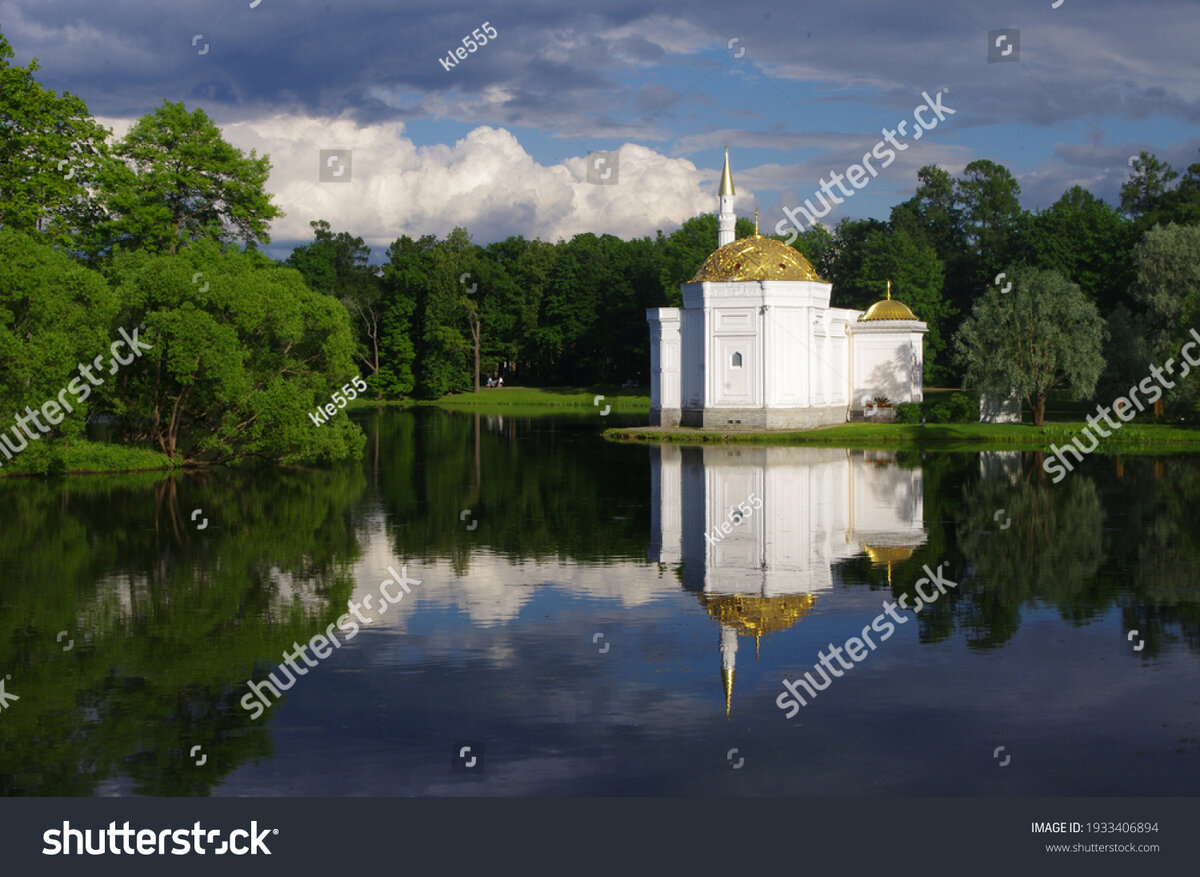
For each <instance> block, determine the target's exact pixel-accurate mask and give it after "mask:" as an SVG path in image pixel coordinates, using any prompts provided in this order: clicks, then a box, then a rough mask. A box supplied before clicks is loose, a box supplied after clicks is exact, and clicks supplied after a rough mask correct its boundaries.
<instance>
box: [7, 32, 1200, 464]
mask: <svg viewBox="0 0 1200 877" xmlns="http://www.w3.org/2000/svg"><path fill="white" fill-rule="evenodd" d="M12 56H13V52H12V49H11V47H10V46H9V44H8V43H7V42H6V41H5V40H4V38H3V36H2V35H0V127H2V128H3V129H4V132H5V136H4V138H3V140H2V141H0V410H4V411H7V410H13V411H16V412H18V413H19V412H20V411H22V410H23V409H24V410H30V407H31V406H38V405H42V404H43V402H44V400H53V399H54V398H55V397H56V394H59V393H60V391H61V390H62V388H63V387H65V386H67V383H68V381H70V380H71V378H72V376H73V375H74V373H75V369H76V367H77V364H78V363H85V362H90V361H91V360H92V359H93V357H95V355H96V353H97V352H99V351H103V350H104V349H106V348H107V346H108V344H109V342H110V340H111V339H113V338H115V337H118V332H119V331H122V330H130V331H131V330H132V329H133V328H134V327H140V331H141V335H142V338H143V339H144V341H145V343H146V344H147V345H149V351H148V352H147V353H146V354H144V355H142V356H141V357H140V359H139V361H138V362H137V363H136V364H135V365H133V366H130V367H129V368H127V369H123V370H122V371H121V372H120V374H117V375H115V376H114V377H113V378H112V379H111V380H109V381H107V382H106V383H105V384H104V385H103V386H100V387H97V389H96V392H95V393H94V394H92V395H91V397H90V398H89V399H88V400H87V402H86V403H83V404H81V405H80V406H79V407H80V408H81V409H82V410H81V411H79V412H78V413H72V415H71V416H69V417H67V418H66V419H65V420H64V422H63V423H62V424H61V426H59V427H58V428H57V432H56V433H55V435H54V436H50V437H47V440H46V441H41V442H39V441H30V442H29V445H30V447H29V449H28V450H26V451H25V454H26V455H27V456H28V458H29V459H31V460H36V459H37V458H39V457H42V458H45V457H46V456H47V455H49V456H51V457H52V456H53V454H54V451H53V448H54V446H55V443H56V441H58V440H59V438H62V439H68V440H69V439H71V438H73V437H78V436H80V435H82V434H83V432H84V428H85V425H86V423H87V422H88V421H89V419H90V420H92V421H95V420H97V419H102V420H104V421H105V422H107V423H110V424H112V426H113V436H114V437H115V438H116V439H117V440H118V441H120V442H122V443H124V444H128V445H130V446H141V447H148V448H153V449H154V450H155V451H157V452H160V453H162V454H165V455H166V456H167V457H168V458H170V459H171V460H173V461H177V462H179V463H182V464H199V463H204V464H213V463H234V462H243V461H253V460H262V461H273V462H283V463H301V462H327V461H332V460H337V459H345V458H350V457H354V456H355V455H357V454H358V453H359V452H360V451H361V449H362V444H363V440H364V439H363V436H362V433H361V430H359V429H358V428H357V427H355V426H354V425H353V424H351V423H350V422H349V421H348V420H347V419H346V418H336V419H334V420H333V421H331V422H330V423H329V424H328V425H327V426H322V427H321V428H320V429H315V428H313V426H312V423H311V422H310V418H309V416H308V412H309V411H311V410H313V409H314V408H316V407H317V406H319V405H321V404H325V403H328V402H329V399H330V394H331V393H332V392H334V391H336V390H338V388H339V387H343V386H345V385H348V384H349V385H351V386H354V385H355V383H354V379H355V378H360V379H361V380H362V381H365V383H366V384H367V386H368V390H367V391H366V394H367V395H369V396H371V397H374V398H379V399H406V398H414V399H426V400H428V399H438V398H441V397H443V396H445V395H446V394H450V393H457V392H463V391H470V390H476V389H478V387H479V385H480V382H481V381H485V380H486V379H487V378H488V377H492V376H496V377H503V378H504V380H505V384H506V386H512V385H514V384H519V385H525V386H574V387H593V386H604V385H614V384H622V383H626V382H631V381H638V382H639V383H640V385H641V386H643V387H644V386H645V383H646V380H647V377H648V374H647V372H648V368H649V355H648V346H649V335H648V330H647V325H646V319H645V311H646V309H647V308H653V307H661V306H674V305H678V304H680V290H679V284H680V283H682V282H686V281H687V280H688V279H690V277H691V276H692V275H693V273H694V272H695V271H696V269H697V268H698V267H699V265H700V263H701V262H702V261H703V260H704V258H705V257H706V256H707V255H708V254H709V253H710V252H711V251H712V250H713V249H715V248H716V242H717V223H716V218H715V216H713V215H711V214H705V215H701V216H696V217H692V218H690V219H688V220H686V221H684V222H683V223H682V225H681V226H680V227H679V228H677V229H674V230H672V231H670V232H669V233H667V232H665V231H663V230H659V231H658V232H657V233H656V234H655V236H654V237H648V236H647V237H642V238H635V239H631V240H623V239H621V238H618V237H615V236H612V235H595V234H590V233H587V234H578V235H576V236H574V237H573V238H571V239H570V240H558V241H555V242H547V241H542V240H536V239H535V240H527V239H525V238H524V237H521V236H514V237H509V238H507V239H505V240H502V241H494V242H491V243H488V244H486V245H484V244H477V243H474V242H472V240H471V237H470V233H469V230H468V229H465V228H455V229H453V230H452V231H450V232H449V233H448V234H447V235H446V236H445V237H444V238H438V237H437V236H435V235H432V234H428V235H424V236H421V237H420V238H418V239H415V240H414V239H413V238H411V237H409V236H407V235H405V236H402V237H400V238H398V239H396V240H394V241H393V242H392V243H391V244H390V245H389V246H388V247H387V250H386V252H385V253H384V254H382V259H380V258H378V257H377V258H375V259H373V258H372V253H371V250H370V248H369V247H368V246H367V245H366V244H365V243H364V241H363V238H362V236H361V235H362V234H363V233H368V234H369V233H370V231H371V230H367V229H334V228H333V227H331V225H330V224H329V223H328V222H326V221H325V220H323V219H321V218H319V217H314V218H312V219H311V220H310V226H311V228H312V232H313V238H312V240H311V241H310V242H307V243H304V244H302V245H300V246H297V247H296V248H295V249H294V250H293V251H292V252H291V253H290V254H289V255H288V256H287V257H286V258H284V259H282V260H276V259H272V258H270V257H269V256H267V255H266V254H265V252H264V248H266V247H267V246H268V245H270V243H271V237H270V233H269V229H270V224H271V222H272V220H274V219H276V218H278V217H279V216H281V215H282V214H281V211H280V209H279V207H278V206H277V205H275V204H274V203H273V196H272V195H271V193H270V192H268V191H267V189H266V185H267V180H268V178H269V175H270V169H271V164H270V159H269V157H268V156H266V155H257V154H255V152H254V151H251V152H249V153H248V154H247V153H245V152H243V151H242V150H239V149H237V148H235V147H234V146H232V145H230V144H229V143H228V142H226V141H225V139H224V138H223V137H222V135H221V132H220V130H219V129H218V128H217V126H216V125H215V124H214V123H213V122H212V121H211V120H210V119H209V117H208V116H207V115H206V114H205V113H204V111H203V110H202V109H199V108H192V109H190V110H189V109H188V108H187V107H185V106H184V105H183V104H182V103H171V102H168V101H164V102H163V104H162V105H161V106H160V107H159V108H157V109H156V110H155V111H153V112H152V113H149V114H147V115H145V116H143V117H142V118H140V119H139V120H137V122H136V123H135V124H134V125H133V126H132V127H131V128H130V130H129V131H128V133H127V134H126V135H125V136H124V137H121V138H114V137H113V135H112V133H111V132H110V131H109V130H108V129H106V128H104V127H103V126H102V125H100V124H99V123H97V122H96V120H95V119H94V118H93V117H92V116H91V115H90V113H89V111H88V108H87V105H86V103H85V102H84V101H83V100H82V99H81V98H79V97H77V96H75V95H72V94H70V93H63V94H58V93H56V92H54V91H52V90H49V89H47V88H45V87H43V86H42V85H41V84H40V83H39V82H38V81H37V77H36V72H37V69H38V66H37V63H36V61H34V62H31V63H30V64H29V65H27V66H24V67H20V66H15V65H13V64H12V63H11V58H12ZM714 203H715V198H714ZM768 225H769V223H768ZM753 232H754V227H753V224H752V223H751V222H750V221H749V220H748V219H745V218H742V219H739V220H738V223H737V235H738V236H739V237H742V236H745V235H748V234H752V233H753ZM793 246H795V247H796V248H797V249H798V250H800V251H801V252H802V253H804V255H805V256H806V257H807V258H808V260H809V261H810V262H811V263H812V264H813V266H814V267H815V268H816V269H817V271H818V273H819V274H820V275H821V276H822V277H823V278H825V279H826V280H828V281H830V282H831V283H832V284H833V304H834V306H838V307H853V308H865V307H866V306H867V305H869V304H870V303H871V302H873V301H875V300H877V299H879V298H880V297H882V293H883V290H884V287H885V283H886V281H889V280H890V281H891V284H892V289H893V292H894V295H895V296H896V297H897V298H899V299H900V300H902V301H904V302H905V303H906V304H908V305H909V306H910V307H911V308H912V309H913V311H914V312H915V313H916V314H917V315H918V317H920V318H921V319H922V320H924V321H925V322H926V323H927V324H928V327H929V331H928V334H927V335H926V336H925V340H926V352H925V361H926V370H925V382H926V384H927V385H929V386H942V387H970V388H973V389H980V390H985V391H1001V390H1003V391H1005V392H1007V391H1008V390H1009V389H1011V388H1013V387H1017V388H1018V389H1019V390H1020V391H1021V393H1022V395H1024V397H1025V399H1026V401H1027V402H1028V403H1029V406H1030V408H1031V409H1032V410H1033V411H1034V412H1035V422H1040V416H1041V412H1042V411H1043V410H1044V407H1045V399H1046V395H1047V393H1049V392H1050V391H1052V390H1054V389H1060V388H1066V389H1067V390H1068V391H1069V392H1070V393H1071V394H1073V396H1074V397H1075V398H1079V399H1086V398H1092V397H1096V396H1101V395H1104V396H1106V397H1109V394H1112V395H1116V394H1119V393H1120V391H1121V390H1122V389H1123V388H1124V387H1127V386H1129V385H1130V384H1132V383H1136V381H1137V380H1139V379H1140V378H1142V377H1143V376H1144V375H1145V373H1146V369H1147V368H1148V367H1149V366H1150V365H1151V364H1153V363H1156V362H1161V361H1163V359H1164V358H1165V357H1167V356H1170V355H1177V354H1178V351H1179V349H1180V347H1181V345H1182V344H1183V343H1184V342H1185V341H1186V340H1187V339H1188V337H1189V336H1188V331H1189V329H1191V328H1193V327H1195V326H1197V325H1200V321H1198V320H1197V317H1198V316H1200V313H1198V312H1200V163H1196V164H1192V165H1191V166H1189V167H1188V168H1186V169H1185V170H1183V171H1177V170H1176V169H1174V168H1172V167H1171V166H1170V165H1169V164H1167V163H1166V162H1164V161H1161V160H1159V159H1158V158H1157V157H1156V156H1155V155H1153V154H1151V153H1148V152H1143V153H1142V154H1141V155H1140V156H1139V157H1138V158H1137V160H1135V161H1132V162H1131V171H1130V176H1129V179H1128V180H1127V181H1126V182H1125V184H1124V185H1123V187H1122V189H1121V193H1120V205H1119V206H1112V205H1109V204H1108V203H1106V202H1105V201H1103V200H1101V199H1100V198H1097V197H1096V196H1094V195H1093V194H1091V193H1090V192H1088V191H1086V190H1085V189H1083V188H1081V187H1078V186H1075V187H1072V188H1071V189H1069V190H1068V191H1066V192H1064V193H1063V194H1062V196H1061V197H1060V198H1059V199H1058V200H1057V201H1056V202H1054V203H1053V204H1052V205H1050V206H1049V207H1047V208H1045V209H1043V210H1037V211H1029V210H1026V209H1024V208H1023V207H1022V206H1021V203H1020V186H1019V184H1018V182H1017V180H1016V178H1015V177H1014V176H1013V174H1012V173H1011V171H1010V170H1009V169H1007V168H1005V167H1003V166H1001V165H999V164H997V163H995V162H992V161H990V160H987V159H980V160H976V161H973V162H971V163H969V164H968V165H966V167H965V168H964V169H963V170H962V171H961V172H960V173H958V174H957V175H955V174H952V173H950V172H949V171H947V170H944V169H942V168H938V167H936V166H932V165H930V166H926V167H923V168H921V169H920V171H919V172H918V174H917V179H916V180H915V191H914V194H913V195H912V197H911V198H909V199H908V200H906V201H903V202H901V203H899V204H897V205H895V206H894V207H893V208H892V210H891V212H890V215H889V217H888V219H887V220H886V221H884V220H878V219H851V218H845V219H842V220H841V221H840V222H838V223H837V224H836V225H835V226H833V227H832V228H825V227H820V226H818V227H815V228H813V229H810V230H808V231H806V232H805V233H803V234H801V235H800V236H799V237H798V238H797V239H796V240H795V242H794V244H793ZM1002 283H1003V284H1004V286H1003V287H1002V286H1001V284H1002ZM1014 284H1015V289H1014V288H1013V286H1014ZM1010 292H1011V294H1009V293H1010ZM1166 402H1167V411H1168V413H1169V415H1170V416H1171V417H1172V419H1174V420H1181V421H1186V422H1194V420H1195V418H1196V415H1197V393H1196V381H1195V380H1191V381H1186V382H1185V381H1180V382H1178V386H1176V387H1175V388H1174V389H1173V390H1172V391H1171V393H1169V394H1168V396H1167V399H1166ZM17 429H18V427H17V426H13V427H11V428H10V430H9V431H15V430H17ZM2 434H5V433H0V435H2ZM13 436H14V437H18V438H19V437H20V436H19V433H16V432H13ZM30 438H31V439H33V438H34V436H30ZM38 438H40V437H38ZM6 453H7V452H6ZM42 468H43V470H45V469H46V467H45V466H43V467H42ZM50 468H53V466H52V465H51V466H50Z"/></svg>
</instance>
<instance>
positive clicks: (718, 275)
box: [688, 234, 825, 283]
mask: <svg viewBox="0 0 1200 877" xmlns="http://www.w3.org/2000/svg"><path fill="white" fill-rule="evenodd" d="M703 280H708V281H712V282H715V283H723V282H728V281H737V280H815V281H816V282H817V283H824V282H825V281H824V280H822V279H821V278H820V277H819V276H818V275H817V272H816V271H815V270H813V266H812V265H810V264H809V262H808V259H806V258H804V254H803V253H800V252H799V251H797V250H795V249H793V248H792V247H789V246H788V245H787V244H785V243H784V242H783V241H777V240H775V239H774V238H768V237H763V236H762V235H760V234H753V235H751V236H750V237H747V238H739V239H738V240H736V241H731V242H729V243H727V244H726V245H725V246H723V247H720V248H719V249H717V250H715V251H713V252H712V253H711V254H709V257H708V258H707V259H705V260H704V264H703V265H701V266H700V270H699V271H697V272H696V276H695V277H693V278H692V279H691V280H690V281H688V282H689V283H699V282H701V281H703Z"/></svg>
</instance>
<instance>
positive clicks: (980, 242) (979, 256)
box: [954, 159, 1028, 310]
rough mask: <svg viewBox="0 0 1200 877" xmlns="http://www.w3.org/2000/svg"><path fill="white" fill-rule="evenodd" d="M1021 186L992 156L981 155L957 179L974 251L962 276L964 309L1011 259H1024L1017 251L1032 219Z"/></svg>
mask: <svg viewBox="0 0 1200 877" xmlns="http://www.w3.org/2000/svg"><path fill="white" fill-rule="evenodd" d="M1020 194H1021V186H1020V184H1019V183H1017V181H1016V179H1014V178H1013V175H1012V174H1011V173H1010V172H1009V170H1008V168H1006V167H1004V166H1003V165H999V164H997V163H996V162H994V161H989V160H988V159H977V160H975V161H973V162H971V163H970V164H968V165H967V166H966V167H965V168H964V169H963V174H962V176H961V177H959V178H958V179H957V180H955V182H954V198H955V203H956V204H957V205H958V209H959V210H960V211H961V216H962V230H963V234H964V243H965V249H966V250H967V252H968V253H970V254H972V255H970V256H969V257H968V259H967V269H966V270H965V271H964V272H963V276H962V277H961V278H960V279H961V281H963V282H964V283H965V284H966V286H965V287H964V288H960V289H959V290H957V293H958V301H956V304H957V305H958V306H959V307H960V308H961V309H963V310H965V309H966V307H967V306H969V303H970V302H971V301H973V300H974V297H975V296H976V295H977V294H978V292H979V290H981V289H984V288H986V287H988V286H990V285H991V284H992V282H993V278H994V277H995V276H996V274H997V273H998V272H999V271H1000V270H1001V268H1002V267H1003V266H1004V265H1005V264H1006V263H1007V262H1010V261H1024V259H1023V258H1022V257H1021V256H1019V255H1018V253H1016V252H1015V249H1016V244H1017V242H1018V240H1019V239H1020V238H1019V236H1020V234H1021V232H1022V230H1023V228H1024V226H1025V223H1026V222H1027V220H1028V216H1027V214H1025V213H1024V211H1022V209H1021V202H1020V201H1019V200H1018V198H1017V196H1019V195H1020Z"/></svg>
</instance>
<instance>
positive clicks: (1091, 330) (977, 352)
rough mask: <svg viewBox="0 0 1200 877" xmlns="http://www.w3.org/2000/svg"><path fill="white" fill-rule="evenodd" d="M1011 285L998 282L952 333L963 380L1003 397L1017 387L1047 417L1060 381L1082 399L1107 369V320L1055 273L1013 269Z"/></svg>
mask: <svg viewBox="0 0 1200 877" xmlns="http://www.w3.org/2000/svg"><path fill="white" fill-rule="evenodd" d="M1007 273H1008V276H1009V278H1011V280H1012V284H1013V286H1012V290H1011V291H1010V292H1008V293H1007V294H1005V293H1002V292H1001V291H1000V290H999V289H997V288H996V287H995V286H992V287H990V288H989V289H988V290H987V292H985V293H984V294H983V296H981V297H980V299H979V301H978V302H976V304H975V307H974V308H973V309H972V311H971V315H970V317H968V318H967V319H966V320H965V321H964V322H963V324H962V326H961V327H960V328H959V332H958V335H957V336H956V338H955V346H956V348H957V352H958V357H959V360H960V362H961V363H963V364H964V365H965V366H966V370H967V382H968V384H969V385H970V386H972V387H974V388H975V389H978V390H980V391H982V392H985V393H989V394H995V395H998V396H1003V397H1007V396H1008V395H1009V393H1011V392H1012V391H1013V390H1014V389H1015V390H1016V391H1017V393H1018V394H1019V395H1021V396H1022V397H1023V398H1024V399H1025V402H1026V404H1028V405H1029V407H1030V409H1031V410H1032V411H1033V422H1034V425H1035V426H1041V425H1042V423H1043V422H1044V421H1045V417H1046V395H1047V393H1048V392H1049V391H1050V390H1052V389H1054V388H1056V387H1060V386H1066V387H1069V388H1070V390H1071V392H1072V393H1073V394H1074V396H1075V398H1077V399H1082V398H1087V397H1088V396H1090V395H1091V394H1092V392H1093V390H1094V389H1095V387H1096V381H1097V379H1098V378H1099V376H1100V371H1101V369H1102V368H1103V366H1104V361H1103V359H1102V358H1101V355H1100V349H1101V343H1102V340H1103V335H1104V321H1103V320H1101V319H1100V314H1099V313H1098V312H1097V310H1096V306H1095V305H1094V304H1092V303H1091V302H1090V301H1088V300H1087V298H1086V297H1085V296H1084V294H1083V293H1082V292H1081V291H1080V289H1079V287H1078V286H1076V285H1075V284H1074V283H1071V282H1070V281H1069V280H1067V279H1066V278H1064V277H1063V276H1062V275H1061V274H1059V273H1057V272H1055V271H1038V270H1034V269H1029V268H1018V267H1015V266H1010V267H1009V269H1008V272H1007Z"/></svg>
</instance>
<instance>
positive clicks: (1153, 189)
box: [1121, 150, 1179, 229]
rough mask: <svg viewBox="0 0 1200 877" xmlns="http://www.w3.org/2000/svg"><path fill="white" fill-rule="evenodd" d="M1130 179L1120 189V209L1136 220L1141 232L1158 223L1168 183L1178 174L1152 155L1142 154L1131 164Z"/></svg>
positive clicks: (1177, 176) (1167, 190) (1168, 188)
mask: <svg viewBox="0 0 1200 877" xmlns="http://www.w3.org/2000/svg"><path fill="white" fill-rule="evenodd" d="M1132 167H1133V176H1131V177H1130V178H1129V179H1128V180H1126V181H1125V184H1124V185H1122V186H1121V209H1122V210H1124V211H1125V212H1126V213H1128V214H1129V215H1130V216H1132V217H1133V218H1134V219H1135V220H1137V222H1138V225H1139V227H1140V228H1142V229H1147V228H1152V227H1153V226H1154V225H1155V224H1156V223H1157V222H1158V221H1159V214H1160V213H1161V212H1162V209H1163V207H1164V206H1165V199H1166V196H1167V194H1168V193H1169V191H1170V189H1171V183H1173V182H1174V181H1175V180H1177V179H1178V178H1179V174H1178V173H1177V172H1176V171H1175V169H1174V168H1172V167H1171V165H1169V164H1167V163H1166V162H1165V161H1160V160H1159V159H1158V158H1157V157H1156V156H1155V155H1154V154H1153V153H1150V152H1146V151H1144V150H1143V151H1142V152H1141V153H1140V154H1139V155H1138V157H1137V158H1136V159H1135V160H1134V162H1133V165H1132Z"/></svg>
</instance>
